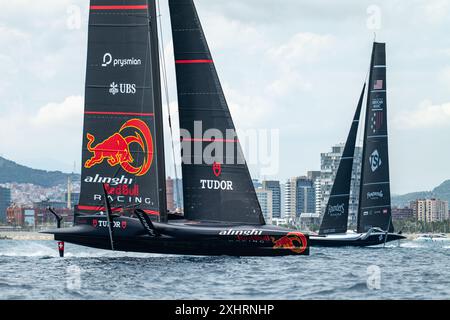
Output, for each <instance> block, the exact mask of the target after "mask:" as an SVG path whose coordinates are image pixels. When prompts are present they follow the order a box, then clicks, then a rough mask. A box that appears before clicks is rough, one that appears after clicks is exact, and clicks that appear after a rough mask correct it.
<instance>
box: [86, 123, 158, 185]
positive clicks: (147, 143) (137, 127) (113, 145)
mask: <svg viewBox="0 0 450 320" xmlns="http://www.w3.org/2000/svg"><path fill="white" fill-rule="evenodd" d="M127 129H132V130H133V131H134V132H135V134H134V135H124V134H123V132H124V131H125V130H127ZM87 139H88V143H87V149H88V151H89V152H91V153H93V155H92V157H91V158H90V159H88V160H87V161H86V162H85V164H84V167H85V168H87V169H89V168H92V167H94V166H96V165H99V164H101V163H103V162H104V161H106V163H107V164H108V165H109V166H111V167H115V166H120V167H121V168H122V169H123V170H125V171H126V172H128V173H130V174H133V175H135V176H143V175H145V174H146V173H147V172H148V171H149V170H150V166H151V164H152V162H153V139H152V135H151V132H150V129H149V127H148V126H147V124H146V123H145V122H144V121H142V120H140V119H131V120H128V121H127V122H125V123H124V124H123V125H122V127H121V128H120V129H119V131H118V132H116V133H114V134H113V135H111V136H110V137H108V138H106V139H105V140H104V141H102V142H100V143H98V144H97V145H96V146H93V144H94V141H95V137H94V136H93V135H92V134H90V133H88V134H87ZM133 144H135V145H137V146H139V147H140V148H141V149H142V154H143V157H142V158H143V159H142V160H141V163H140V165H137V164H136V163H135V159H134V158H133V156H132V154H131V151H130V145H133ZM123 183H124V184H126V183H125V182H123Z"/></svg>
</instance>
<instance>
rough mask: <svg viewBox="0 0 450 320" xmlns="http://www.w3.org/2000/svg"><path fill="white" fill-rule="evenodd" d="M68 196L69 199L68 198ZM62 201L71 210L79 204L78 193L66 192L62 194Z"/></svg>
mask: <svg viewBox="0 0 450 320" xmlns="http://www.w3.org/2000/svg"><path fill="white" fill-rule="evenodd" d="M69 196H70V198H69ZM64 201H65V202H66V203H67V207H69V204H70V209H73V208H74V207H75V206H76V205H78V203H79V202H80V193H79V192H70V193H69V192H66V193H64Z"/></svg>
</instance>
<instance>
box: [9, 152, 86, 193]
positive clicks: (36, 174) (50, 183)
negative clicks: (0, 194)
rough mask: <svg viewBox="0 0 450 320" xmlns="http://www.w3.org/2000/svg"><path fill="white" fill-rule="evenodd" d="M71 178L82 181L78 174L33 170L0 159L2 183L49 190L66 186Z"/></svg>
mask: <svg viewBox="0 0 450 320" xmlns="http://www.w3.org/2000/svg"><path fill="white" fill-rule="evenodd" d="M69 177H70V178H71V179H72V181H76V180H80V175H79V174H76V173H64V172H61V171H46V170H40V169H33V168H30V167H27V166H24V165H21V164H18V163H16V162H14V161H12V160H8V159H5V158H3V157H0V183H32V184H35V185H38V186H42V187H46V188H48V187H54V186H58V185H61V184H66V183H67V179H68V178H69Z"/></svg>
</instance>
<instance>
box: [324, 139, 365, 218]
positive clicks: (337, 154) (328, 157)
mask: <svg viewBox="0 0 450 320" xmlns="http://www.w3.org/2000/svg"><path fill="white" fill-rule="evenodd" d="M344 147H345V144H343V143H341V144H337V145H335V146H332V147H331V152H327V153H322V154H321V155H320V178H319V181H317V182H316V212H317V211H318V210H319V208H320V213H321V214H323V213H324V212H325V210H326V206H327V204H328V199H329V198H330V193H331V189H332V187H333V184H334V179H335V178H336V174H337V170H338V168H339V164H340V161H341V157H342V153H343V152H344ZM361 161H362V148H361V147H356V148H355V154H354V158H353V169H352V176H351V184H350V186H351V187H350V201H349V224H350V225H356V217H357V213H358V202H359V185H360V181H361Z"/></svg>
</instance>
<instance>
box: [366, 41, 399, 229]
mask: <svg viewBox="0 0 450 320" xmlns="http://www.w3.org/2000/svg"><path fill="white" fill-rule="evenodd" d="M386 88H387V84H386V46H385V44H384V43H378V42H374V44H373V50H372V59H371V64H370V75H369V86H368V96H367V106H366V119H365V129H364V144H363V155H362V166H361V185H360V193H359V208H358V227H357V230H358V232H359V233H363V232H367V231H368V230H369V229H370V228H373V227H378V228H381V229H383V230H387V229H388V228H389V231H390V232H392V231H393V230H394V228H393V225H392V223H391V191H390V178H389V153H388V128H387V99H386V98H387V95H386Z"/></svg>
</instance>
